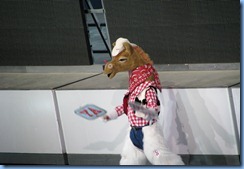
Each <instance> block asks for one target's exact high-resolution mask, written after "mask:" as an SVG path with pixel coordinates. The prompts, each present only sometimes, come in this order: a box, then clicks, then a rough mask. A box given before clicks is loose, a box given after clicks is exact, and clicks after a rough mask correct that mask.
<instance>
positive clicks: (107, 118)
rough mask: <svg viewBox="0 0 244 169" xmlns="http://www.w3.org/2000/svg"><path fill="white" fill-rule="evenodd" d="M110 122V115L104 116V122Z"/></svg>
mask: <svg viewBox="0 0 244 169" xmlns="http://www.w3.org/2000/svg"><path fill="white" fill-rule="evenodd" d="M109 120H111V119H110V117H109V116H108V115H105V116H103V121H104V122H107V121H109Z"/></svg>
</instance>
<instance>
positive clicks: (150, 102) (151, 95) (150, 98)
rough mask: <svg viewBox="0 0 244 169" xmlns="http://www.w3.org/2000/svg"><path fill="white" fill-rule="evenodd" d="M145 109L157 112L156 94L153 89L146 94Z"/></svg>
mask: <svg viewBox="0 0 244 169" xmlns="http://www.w3.org/2000/svg"><path fill="white" fill-rule="evenodd" d="M146 100H147V108H151V109H154V110H155V111H156V112H158V111H159V106H158V105H157V100H158V98H157V93H156V91H155V90H154V89H152V88H150V89H148V90H147V92H146Z"/></svg>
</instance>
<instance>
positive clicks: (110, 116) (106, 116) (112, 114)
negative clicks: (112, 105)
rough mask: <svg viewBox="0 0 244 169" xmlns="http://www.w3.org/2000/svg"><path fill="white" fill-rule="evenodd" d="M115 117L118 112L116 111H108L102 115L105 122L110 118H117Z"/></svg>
mask: <svg viewBox="0 0 244 169" xmlns="http://www.w3.org/2000/svg"><path fill="white" fill-rule="evenodd" d="M117 118H118V113H117V112H116V111H114V112H111V113H108V114H106V115H105V116H103V120H104V121H105V122H107V121H110V120H114V119H117Z"/></svg>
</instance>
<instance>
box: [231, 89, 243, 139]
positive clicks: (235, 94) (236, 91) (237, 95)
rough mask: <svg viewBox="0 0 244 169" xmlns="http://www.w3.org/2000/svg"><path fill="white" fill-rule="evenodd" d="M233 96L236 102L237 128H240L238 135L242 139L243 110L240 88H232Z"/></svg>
mask: <svg viewBox="0 0 244 169" xmlns="http://www.w3.org/2000/svg"><path fill="white" fill-rule="evenodd" d="M232 95H233V102H234V109H235V114H236V120H237V125H238V126H237V127H238V133H239V138H240V124H241V123H240V117H241V115H240V110H241V104H240V103H241V101H240V88H232Z"/></svg>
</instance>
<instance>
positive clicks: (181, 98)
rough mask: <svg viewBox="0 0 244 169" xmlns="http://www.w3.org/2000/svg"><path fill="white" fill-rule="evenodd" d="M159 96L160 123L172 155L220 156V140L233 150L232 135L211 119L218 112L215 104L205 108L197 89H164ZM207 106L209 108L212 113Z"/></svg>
mask: <svg viewBox="0 0 244 169" xmlns="http://www.w3.org/2000/svg"><path fill="white" fill-rule="evenodd" d="M162 95H163V96H161V97H162V98H161V99H162V103H163V108H162V109H163V110H162V115H161V118H162V119H161V124H162V126H163V132H164V137H165V139H166V141H167V143H168V146H169V148H170V149H171V150H172V151H173V152H175V153H179V154H200V155H206V154H219V155H221V154H223V151H222V148H221V146H220V143H219V142H218V141H219V140H221V142H224V144H225V146H226V147H229V148H234V147H235V146H234V145H235V140H234V136H233V135H230V134H229V133H228V132H227V131H226V130H225V129H224V128H223V127H222V126H221V125H220V124H219V123H218V121H217V120H216V119H215V118H214V117H213V116H212V113H215V112H216V111H217V108H216V105H214V104H213V103H212V105H206V102H205V101H204V98H203V97H202V96H201V95H200V93H199V91H198V90H197V89H193V90H187V91H186V90H184V89H183V90H174V89H167V90H164V91H163V93H162ZM208 104H209V103H208ZM219 106H221V105H219ZM208 107H211V110H209V109H208ZM217 138H221V139H217ZM223 158H224V156H223ZM205 160H209V159H205ZM208 163H211V161H208Z"/></svg>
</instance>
